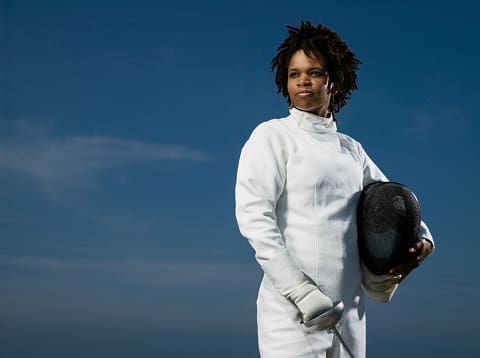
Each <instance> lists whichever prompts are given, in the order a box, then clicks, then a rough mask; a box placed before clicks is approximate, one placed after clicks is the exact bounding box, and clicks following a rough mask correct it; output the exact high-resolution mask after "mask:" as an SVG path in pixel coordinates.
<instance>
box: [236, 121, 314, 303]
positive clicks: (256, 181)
mask: <svg viewBox="0 0 480 358" xmlns="http://www.w3.org/2000/svg"><path fill="white" fill-rule="evenodd" d="M287 160H288V158H287V153H286V150H285V145H284V143H282V140H281V137H280V136H279V135H278V134H277V133H275V131H274V130H273V129H272V128H271V127H268V126H267V125H266V124H265V123H263V124H261V125H259V126H258V127H257V128H256V129H255V130H254V131H253V133H252V135H251V136H250V138H249V139H248V141H247V142H246V143H245V145H244V147H243V149H242V152H241V154H240V160H239V164H238V171H237V181H236V186H235V212H236V217H237V222H238V226H239V229H240V232H241V234H242V235H243V236H244V237H245V238H247V239H248V241H249V243H250V245H251V246H252V247H253V249H254V250H255V257H256V259H257V261H258V263H259V264H260V266H261V267H262V269H263V271H264V273H265V274H266V275H267V276H268V278H269V279H270V280H271V282H272V283H273V285H274V286H275V288H276V289H277V290H278V291H279V292H280V293H281V294H282V295H283V296H286V297H288V296H289V295H290V293H292V292H293V291H294V290H295V289H296V288H297V287H298V286H299V285H302V284H303V283H304V282H305V280H306V277H305V276H304V275H303V273H302V271H301V270H300V269H299V267H298V265H297V264H296V262H295V261H294V259H293V258H292V257H291V256H290V254H289V253H288V251H287V249H286V246H285V240H284V238H283V236H282V234H281V232H280V230H279V228H278V225H277V216H276V212H275V208H276V203H277V201H278V199H279V197H280V195H281V194H282V192H283V190H284V186H285V176H286V163H287Z"/></svg>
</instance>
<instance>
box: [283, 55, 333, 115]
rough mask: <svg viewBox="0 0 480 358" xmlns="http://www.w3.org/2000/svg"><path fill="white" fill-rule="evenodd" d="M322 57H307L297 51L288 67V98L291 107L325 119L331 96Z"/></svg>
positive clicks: (330, 85)
mask: <svg viewBox="0 0 480 358" xmlns="http://www.w3.org/2000/svg"><path fill="white" fill-rule="evenodd" d="M332 89H333V83H330V81H329V78H328V73H327V71H326V66H325V60H324V58H323V56H319V57H316V56H314V55H312V57H309V56H307V55H306V54H305V52H303V50H298V51H297V52H295V53H294V54H293V56H292V58H291V60H290V64H289V66H288V82H287V90H288V97H289V98H290V103H291V105H292V106H294V107H296V108H298V109H300V110H302V111H307V112H312V113H315V114H318V115H320V116H323V117H325V116H326V114H327V111H328V105H329V103H330V98H331V95H332Z"/></svg>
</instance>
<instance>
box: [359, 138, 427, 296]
mask: <svg viewBox="0 0 480 358" xmlns="http://www.w3.org/2000/svg"><path fill="white" fill-rule="evenodd" d="M358 147H359V154H360V158H361V161H362V166H363V186H364V187H365V186H366V185H368V184H370V183H373V182H377V181H382V182H386V181H389V180H388V178H387V177H386V176H385V174H383V172H382V171H381V170H380V168H378V166H377V165H376V164H375V163H374V162H373V161H372V159H370V157H369V156H368V154H367V153H366V152H365V150H364V149H363V147H362V146H361V145H360V144H358ZM422 238H425V239H427V240H429V241H430V242H431V243H432V245H433V247H435V245H434V242H433V238H432V235H431V233H430V230H429V229H428V227H427V225H426V224H425V223H424V222H423V220H422V221H421V223H420V230H419V233H418V239H422ZM361 268H362V286H363V288H364V289H365V291H366V292H367V294H368V295H369V296H370V297H371V298H373V299H374V300H375V301H378V302H381V303H387V302H389V301H390V300H391V299H392V297H393V295H394V293H395V291H396V290H397V288H398V283H395V279H394V277H392V276H389V275H376V274H373V273H371V272H370V271H369V270H368V268H367V267H366V266H365V265H364V264H363V263H362V264H361Z"/></svg>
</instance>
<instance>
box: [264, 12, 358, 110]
mask: <svg viewBox="0 0 480 358" xmlns="http://www.w3.org/2000/svg"><path fill="white" fill-rule="evenodd" d="M287 29H288V37H287V38H286V39H285V40H284V41H283V42H282V43H281V44H280V46H278V48H277V54H276V56H275V57H274V58H273V60H272V71H274V70H275V69H276V71H277V72H276V75H275V83H276V85H277V88H278V92H279V93H280V92H281V93H282V94H283V96H284V97H286V98H288V102H289V104H290V98H289V97H288V89H287V82H288V66H289V64H290V60H291V58H292V56H293V54H294V53H295V52H297V51H298V50H303V51H304V52H305V54H307V55H308V56H318V55H321V56H323V57H324V59H325V61H326V65H327V72H328V74H329V76H330V80H331V81H332V82H333V83H334V86H335V89H336V91H337V92H336V94H335V95H334V96H332V100H331V101H330V105H329V110H330V111H331V112H332V113H336V112H338V111H339V110H340V108H342V107H343V106H345V105H346V104H347V99H349V98H350V95H351V94H352V91H354V90H356V89H358V86H357V74H356V71H357V70H358V68H359V65H360V64H361V63H362V62H361V61H360V60H358V59H357V58H356V57H355V54H354V53H353V52H352V51H351V50H350V48H349V47H348V45H347V43H346V42H345V41H343V40H342V39H341V38H340V35H339V34H338V33H336V32H335V31H332V30H330V29H329V28H327V27H325V26H323V25H322V24H319V25H318V26H315V25H313V24H312V23H311V22H310V21H308V20H307V21H302V22H301V24H300V26H299V27H298V28H297V27H294V26H290V25H287Z"/></svg>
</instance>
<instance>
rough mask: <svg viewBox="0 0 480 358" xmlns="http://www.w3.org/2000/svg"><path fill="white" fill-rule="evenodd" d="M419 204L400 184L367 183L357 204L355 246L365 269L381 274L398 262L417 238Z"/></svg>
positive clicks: (407, 253)
mask: <svg viewBox="0 0 480 358" xmlns="http://www.w3.org/2000/svg"><path fill="white" fill-rule="evenodd" d="M420 221H421V214H420V207H419V205H418V201H417V199H416V197H415V195H414V194H413V193H412V192H411V191H410V190H409V189H408V188H407V187H405V186H404V185H402V184H398V183H393V182H375V183H372V184H369V185H367V186H366V187H365V188H364V189H363V191H362V194H361V196H360V200H359V202H358V207H357V230H358V249H359V252H360V258H361V259H362V261H363V263H364V264H365V265H366V266H367V267H368V269H369V270H370V271H371V272H373V273H375V274H379V275H384V274H387V273H388V272H389V270H390V269H392V268H393V267H395V266H397V265H398V264H400V263H401V262H402V261H403V260H404V259H405V258H406V257H407V256H408V255H409V252H408V249H409V248H410V247H411V246H412V244H413V243H414V242H415V241H417V238H418V230H419V228H420Z"/></svg>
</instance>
